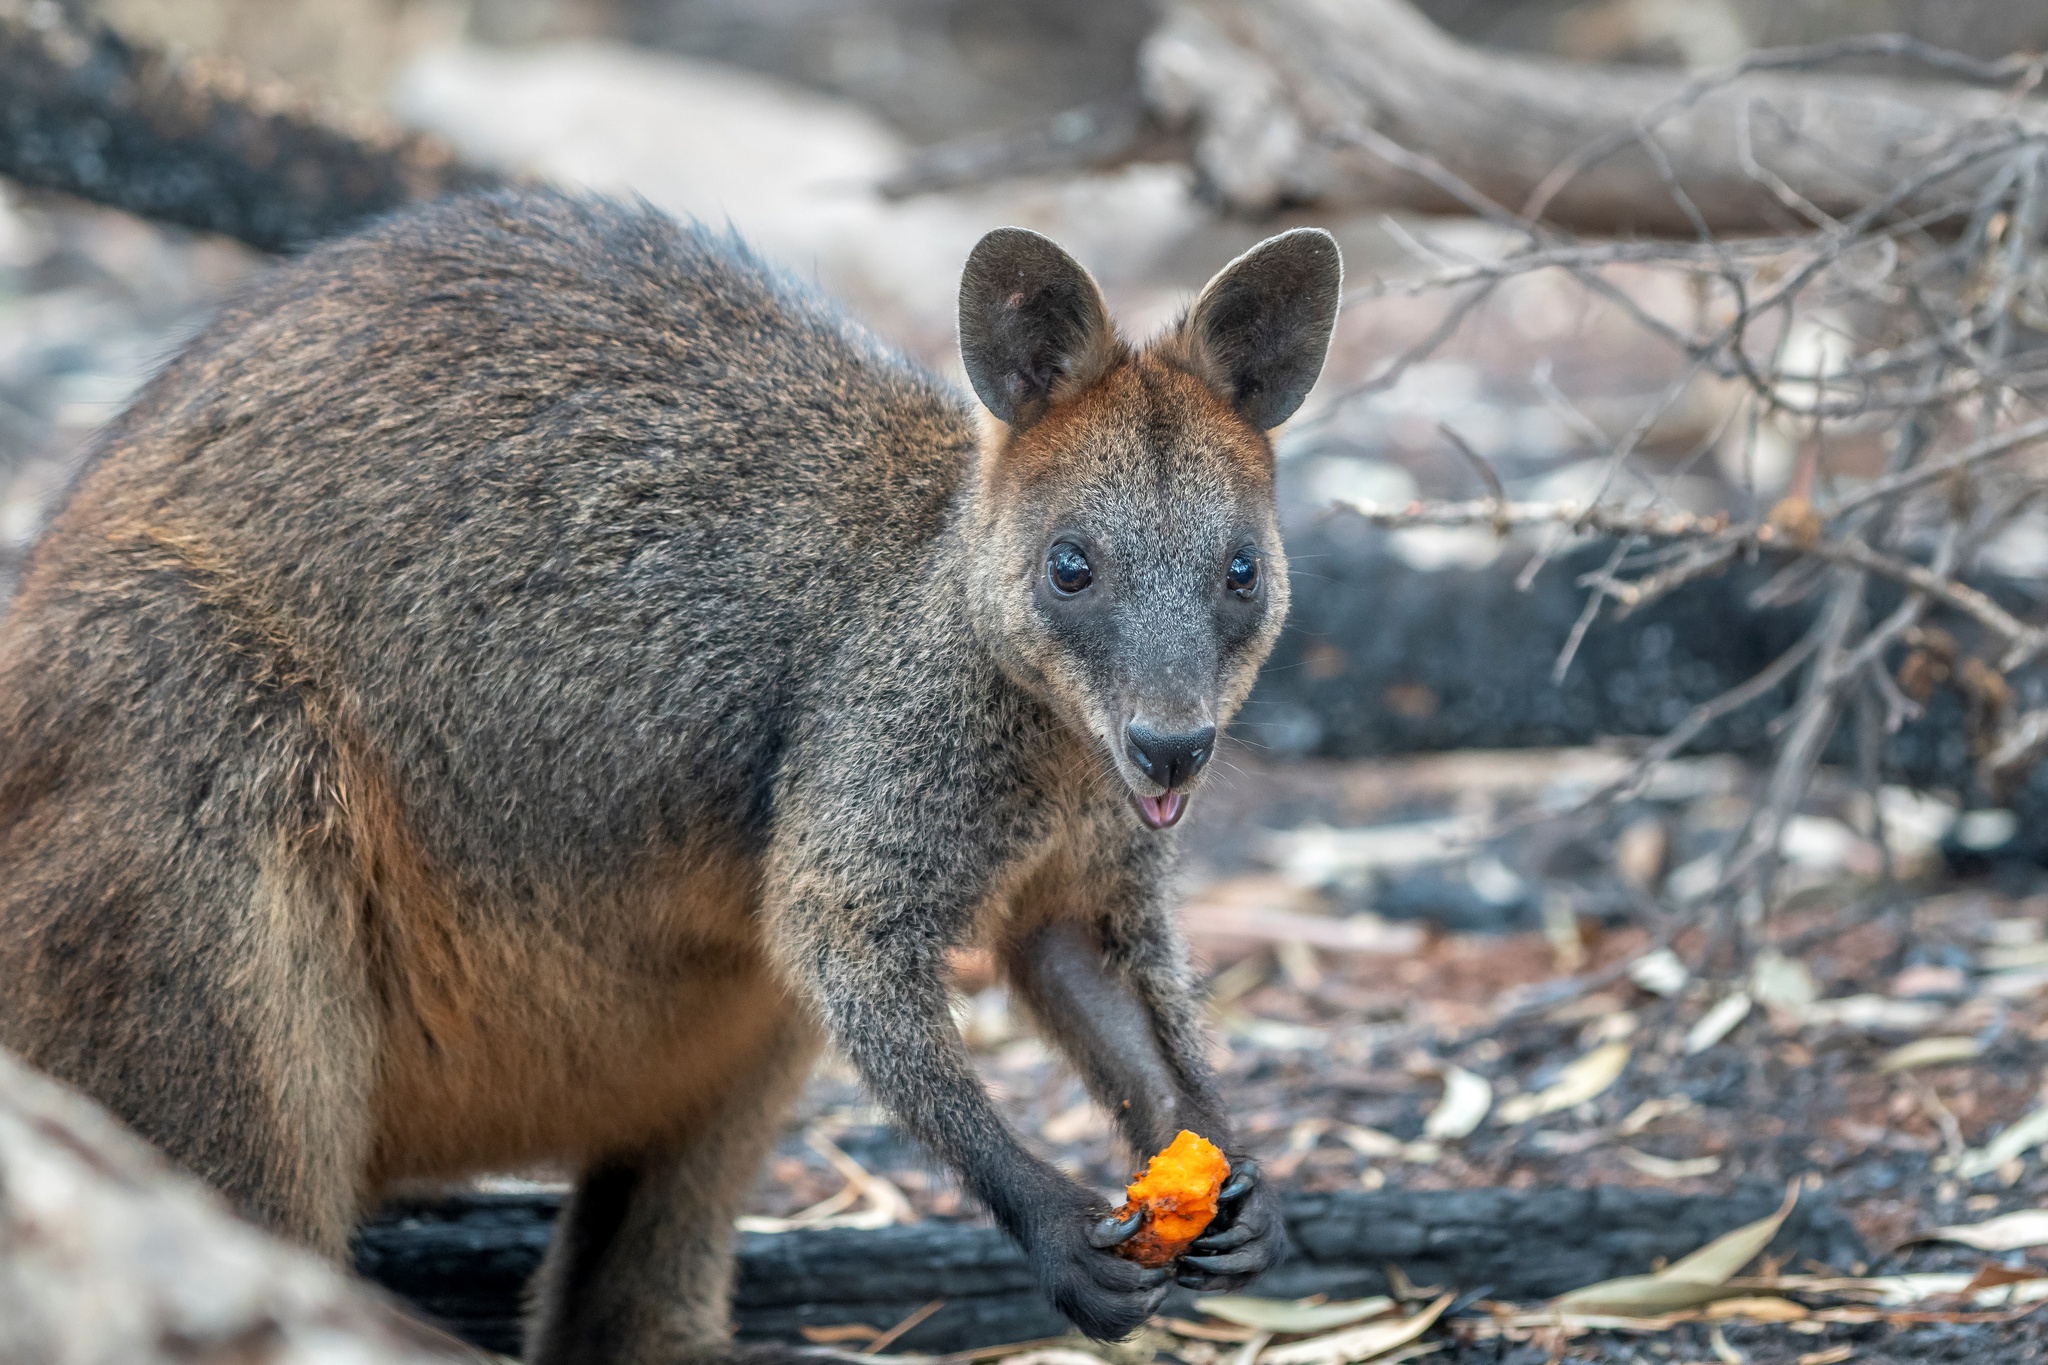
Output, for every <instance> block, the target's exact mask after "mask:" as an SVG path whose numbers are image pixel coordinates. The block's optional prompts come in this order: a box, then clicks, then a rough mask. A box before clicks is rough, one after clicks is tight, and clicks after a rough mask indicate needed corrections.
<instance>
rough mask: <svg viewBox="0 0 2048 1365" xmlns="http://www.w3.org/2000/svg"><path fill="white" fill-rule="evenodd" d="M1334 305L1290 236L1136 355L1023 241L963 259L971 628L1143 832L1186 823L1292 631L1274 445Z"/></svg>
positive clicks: (1039, 240)
mask: <svg viewBox="0 0 2048 1365" xmlns="http://www.w3.org/2000/svg"><path fill="white" fill-rule="evenodd" d="M1342 283H1343V264H1342V261H1341V260H1340V258H1339V256H1338V252H1337V244H1336V242H1335V241H1334V240H1333V239H1332V238H1331V237H1330V235H1329V234H1328V233H1326V232H1321V231H1318V230H1315V229H1306V228H1305V229H1300V230H1297V231H1293V232H1287V233H1282V234H1281V235H1280V236H1277V237H1272V238H1269V239H1268V240H1266V241H1264V242H1262V243H1260V244H1259V245H1258V246H1256V247H1254V248H1252V250H1250V251H1248V252H1246V253H1245V254H1244V255H1243V256H1240V257H1239V258H1238V259H1237V260H1235V261H1232V262H1231V263H1230V264H1229V265H1228V266H1225V267H1224V268H1223V270H1222V271H1220V272H1219V273H1218V274H1217V275H1216V277H1215V278H1214V279H1213V280H1211V281H1210V282H1209V283H1208V285H1207V286H1206V287H1205V288H1204V289H1203V290H1202V292H1201V295H1200V296H1199V297H1198V298H1197V299H1196V300H1195V302H1194V304H1193V305H1192V306H1191V307H1190V308H1189V309H1188V311H1187V313H1186V314H1185V315H1184V316H1183V317H1182V318H1181V320H1180V321H1179V322H1178V323H1177V324H1175V325H1174V326H1173V327H1171V328H1169V329H1168V330H1167V331H1166V332H1165V334H1164V335H1162V336H1160V337H1158V338H1156V339H1154V340H1153V341H1151V342H1149V343H1147V344H1146V345H1144V346H1138V347H1134V346H1132V345H1130V344H1128V343H1126V342H1125V341H1124V339H1123V338H1122V337H1120V336H1119V335H1118V334H1117V331H1116V328H1115V326H1114V324H1112V323H1111V321H1110V318H1109V311H1108V309H1107V308H1106V307H1105V305H1104V303H1103V300H1102V292H1101V290H1100V289H1098V288H1097V287H1096V284H1095V281H1094V280H1093V279H1092V278H1091V277H1090V276H1089V274H1088V272H1087V271H1086V270H1083V269H1082V268H1081V266H1080V265H1079V264H1077V263H1076V262H1075V261H1074V259H1073V258H1072V257H1070V256H1068V255H1067V254H1066V253H1065V252H1064V251H1062V250H1060V249H1059V247H1057V246H1055V245H1053V243H1052V242H1050V241H1048V240H1047V239H1046V238H1044V237H1041V236H1039V235H1038V234H1037V233H1035V232H1029V231H1026V230H1025V229H1022V228H999V229H997V230H996V231H994V232H991V233H989V234H988V236H986V237H984V238H982V240H981V242H980V244H979V245H977V246H976V247H975V249H974V251H973V254H972V255H970V256H969V257H968V260H967V267H966V270H965V272H964V274H963V276H962V278H961V282H960V352H961V358H962V360H963V361H964V362H965V364H966V368H967V375H968V378H969V379H970V380H971V381H972V383H973V385H974V391H975V392H976V393H977V394H979V395H980V396H981V401H982V402H983V403H984V404H985V405H986V406H987V408H988V410H989V413H990V414H991V415H992V416H993V417H994V418H995V419H996V420H995V422H993V423H991V424H990V431H989V437H988V439H987V441H986V442H985V443H984V448H983V452H982V457H981V468H980V472H979V479H978V482H977V487H976V495H975V496H976V505H975V509H974V515H973V518H972V527H973V531H974V534H975V540H974V543H973V545H972V546H971V554H972V556H973V568H972V575H973V586H972V595H971V611H972V615H973V618H974V627H975V630H976V631H977V632H978V634H979V635H980V636H981V638H982V639H983V640H984V641H985V642H986V643H987V644H988V646H989V647H990V648H991V649H992V650H993V652H994V653H995V655H996V657H997V658H998V659H999V660H1000V661H1001V663H1002V665H1003V667H1004V668H1005V670H1006V671H1007V672H1008V673H1009V674H1010V675H1011V676H1012V678H1014V679H1015V680H1016V681H1017V682H1018V683H1019V684H1020V685H1022V686H1024V687H1026V688H1027V689H1029V690H1031V691H1032V692H1034V693H1035V694H1037V695H1038V696H1039V697H1041V698H1042V699H1043V700H1044V701H1045V702H1046V703H1047V704H1049V705H1050V706H1051V707H1052V708H1053V709H1054V711H1055V712H1056V713H1058V714H1059V715H1060V717H1061V718H1062V719H1063V720H1064V721H1066V722H1067V723H1068V724H1069V725H1071V726H1073V727H1074V728H1075V729H1076V730H1078V731H1079V732H1081V733H1083V734H1086V735H1090V736H1092V737H1093V739H1094V740H1095V741H1096V742H1097V743H1098V744H1099V745H1100V747H1101V750H1102V751H1103V752H1104V753H1106V754H1107V755H1108V756H1109V758H1110V760H1111V761H1112V762H1113V763H1114V764H1115V767H1116V771H1117V773H1118V774H1119V775H1120V777H1121V778H1122V780H1123V782H1124V783H1125V784H1126V785H1128V787H1129V789H1130V793H1131V797H1132V802H1133V805H1134V806H1135V808H1136V810H1137V812H1138V815H1139V817H1140V818H1141V819H1142V820H1143V821H1144V822H1145V823H1146V824H1147V825H1149V826H1151V827H1152V828H1154V829H1163V828H1165V827H1166V826H1168V825H1171V824H1173V823H1174V822H1175V821H1177V820H1178V819H1179V818H1180V816H1181V812H1182V811H1183V810H1184V809H1185V808H1186V805H1187V799H1188V793H1189V792H1190V791H1191V790H1192V789H1193V787H1194V785H1195V784H1196V782H1197V780H1198V779H1199V776H1200V774H1201V771H1202V768H1203V766H1204V765H1205V764H1206V763H1207V762H1208V760H1209V758H1210V756H1211V754H1212V753H1213V752H1214V750H1215V745H1216V737H1217V731H1218V728H1219V727H1220V726H1222V725H1224V724H1225V723H1227V722H1228V721H1229V719H1230V717H1231V716H1232V715H1233V714H1234V713H1235V712H1236V710H1237V708H1238V706H1239V705H1240V704H1242V703H1243V701H1244V698H1245V694H1246V693H1247V692H1249V691H1250V690H1251V685H1252V679H1253V676H1254V674H1256V672H1257V671H1258V667H1259V665H1260V663H1262V662H1263V661H1264V660H1265V657H1266V653H1267V651H1268V650H1270V649H1271V648H1272V645H1273V640H1274V638H1275V636H1277V635H1278V634H1279V631H1280V625H1281V622H1282V620H1283V619H1284V618H1285V616H1286V614H1287V561H1286V559H1285V557H1284V556H1283V554H1282V552H1281V548H1280V532H1279V527H1278V524H1277V522H1276V519H1275V516H1274V502H1273V447H1272V443H1271V441H1270V439H1269V438H1268V436H1267V434H1266V433H1267V432H1268V431H1269V430H1270V429H1271V428H1273V427H1275V426H1278V425H1279V424H1280V423H1281V422H1283V421H1285V420H1287V418H1288V417H1289V416H1291V415H1292V414H1293V413H1294V411H1295V409H1296V408H1298V407H1300V406H1301V402H1302V399H1303V398H1305V397H1306V396H1307V394H1308V391H1309V389H1310V387H1311V386H1312V385H1314V383H1315V381H1316V376H1317V375H1318V374H1319V373H1320V372H1321V370H1322V366H1323V357H1324V354H1325V352H1326V351H1327V350H1328V348H1329V341H1330V330H1331V328H1332V327H1333V326H1334V324H1335V322H1336V317H1337V306H1338V300H1339V296H1340V295H1341V293H1342Z"/></svg>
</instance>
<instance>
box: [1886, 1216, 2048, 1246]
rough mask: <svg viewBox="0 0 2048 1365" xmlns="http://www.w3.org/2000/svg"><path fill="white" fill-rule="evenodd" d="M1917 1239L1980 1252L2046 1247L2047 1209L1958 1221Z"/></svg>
mask: <svg viewBox="0 0 2048 1365" xmlns="http://www.w3.org/2000/svg"><path fill="white" fill-rule="evenodd" d="M1912 1240H1914V1241H1916V1242H1961V1243H1962V1244H1963V1245H1964V1246H1972V1247H1975V1248H1977V1250H1979V1251H2018V1250H2019V1249H2020V1248H2022V1247H2038V1246H2048V1209H2021V1210H2019V1211H2018V1212H2016V1213H2007V1214H2001V1215H1999V1216H1998V1217H1996V1218H1992V1219H1988V1220H1986V1221H1985V1222H1982V1223H1957V1224H1953V1225H1951V1226H1949V1227H1945V1228H1936V1229H1935V1230H1934V1231H1932V1232H1928V1233H1922V1234H1921V1235H1920V1236H1918V1237H1915V1238H1913V1239H1912Z"/></svg>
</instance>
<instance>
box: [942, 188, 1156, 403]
mask: <svg viewBox="0 0 2048 1365" xmlns="http://www.w3.org/2000/svg"><path fill="white" fill-rule="evenodd" d="M1120 345H1121V343H1120V342H1118V340H1117V335H1116V328H1115V327H1114V326H1112V325H1111V324H1110V321H1109V308H1108V307H1107V305H1105V304H1104V303H1103V301H1102V291H1101V290H1100V289H1098V288H1096V285H1095V280H1094V278H1093V277H1092V276H1090V275H1089V273H1088V272H1087V271H1086V270H1083V269H1082V268H1081V265H1080V263H1079V262H1078V261H1076V260H1075V259H1074V258H1073V257H1072V256H1069V255H1068V254H1067V253H1066V252H1064V251H1062V250H1060V249H1059V247H1057V246H1055V245H1054V244H1053V242H1052V240H1051V239H1050V238H1048V237H1043V236H1040V235H1039V234H1038V233H1036V232H1033V231H1031V230H1030V229H1029V228H1014V227H1008V228H997V229H996V230H995V231H993V232H991V233H989V234H988V235H987V236H986V237H983V238H982V239H981V240H980V241H979V242H977V243H976V244H975V247H974V250H973V251H972V252H970V253H968V256H967V266H966V268H965V269H964V270H963V271H961V274H960V359H961V361H962V362H963V363H964V364H965V365H966V367H967V378H968V382H970V383H972V384H973V385H974V391H975V393H976V394H978V395H980V397H981V401H982V402H983V403H985V404H987V405H988V410H989V411H990V412H992V413H994V414H995V415H996V416H997V417H999V418H1001V419H1002V420H1003V421H1005V422H1007V423H1009V424H1010V425H1011V426H1013V427H1028V426H1030V425H1031V424H1032V423H1033V422H1036V421H1037V420H1038V419H1039V418H1041V417H1043V416H1044V415H1045V412H1046V409H1047V408H1049V407H1051V406H1052V404H1053V403H1054V402H1056V401H1057V400H1059V399H1061V398H1064V397H1067V396H1069V395H1071V394H1074V393H1078V392H1080V391H1081V390H1082V389H1085V388H1087V387H1088V385H1090V384H1092V383H1094V382H1095V381H1096V380H1097V379H1099V378H1101V377H1102V375H1103V373H1104V372H1105V371H1107V370H1108V369H1109V367H1110V365H1111V364H1113V363H1114V362H1115V359H1116V355H1117V351H1118V349H1119V347H1120Z"/></svg>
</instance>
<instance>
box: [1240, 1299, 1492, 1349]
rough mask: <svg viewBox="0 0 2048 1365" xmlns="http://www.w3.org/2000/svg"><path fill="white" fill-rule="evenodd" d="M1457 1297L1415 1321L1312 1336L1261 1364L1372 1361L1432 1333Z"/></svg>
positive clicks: (1373, 1324) (1434, 1306) (1441, 1302)
mask: <svg viewBox="0 0 2048 1365" xmlns="http://www.w3.org/2000/svg"><path fill="white" fill-rule="evenodd" d="M1456 1297H1457V1295H1455V1294H1445V1295H1443V1296H1442V1297H1441V1298H1439V1299H1437V1300H1436V1302H1434V1303H1432V1304H1430V1305H1429V1307H1427V1308H1425V1309H1423V1310H1422V1311H1421V1312H1419V1313H1417V1314H1416V1315H1415V1316H1414V1317H1411V1318H1402V1319H1398V1320H1395V1321H1391V1322H1368V1323H1366V1324H1365V1325H1364V1326H1363V1327H1353V1328H1350V1329H1349V1330H1347V1331H1343V1332H1332V1333H1331V1334H1330V1335H1328V1336H1322V1337H1310V1338H1309V1339H1308V1340H1307V1341H1297V1342H1294V1343H1292V1344H1290V1345H1287V1346H1282V1347H1280V1348H1278V1349H1277V1350H1272V1351H1268V1352H1266V1354H1265V1355H1264V1357H1262V1358H1261V1360H1260V1365H1350V1362H1355V1361H1366V1360H1372V1359H1373V1358H1375V1357H1377V1356H1383V1355H1385V1354H1386V1353H1387V1352H1389V1351H1392V1350H1394V1349H1396V1348H1397V1347H1401V1346H1406V1345H1407V1344H1408V1343H1409V1342H1411V1341H1413V1340H1415V1338H1417V1337H1419V1336H1421V1335H1422V1334H1423V1333H1424V1332H1426V1331H1428V1330H1429V1327H1430V1324H1431V1323H1434V1322H1435V1321H1436V1320H1437V1319H1438V1318H1439V1317H1441V1316H1443V1311H1444V1310H1445V1309H1446V1308H1449V1307H1450V1306H1451V1301H1452V1300H1453V1299H1455V1298H1456Z"/></svg>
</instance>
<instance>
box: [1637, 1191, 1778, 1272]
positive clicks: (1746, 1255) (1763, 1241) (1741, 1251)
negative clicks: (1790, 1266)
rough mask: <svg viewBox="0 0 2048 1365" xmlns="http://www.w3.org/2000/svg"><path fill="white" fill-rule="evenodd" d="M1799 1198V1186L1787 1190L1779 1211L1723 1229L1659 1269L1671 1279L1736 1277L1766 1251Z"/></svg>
mask: <svg viewBox="0 0 2048 1365" xmlns="http://www.w3.org/2000/svg"><path fill="white" fill-rule="evenodd" d="M1798 1202H1799V1190H1798V1188H1797V1187H1796V1186H1795V1187H1794V1188H1792V1189H1789V1190H1787V1191H1786V1192H1785V1202H1784V1203H1782V1204H1780V1205H1778V1211H1777V1212H1776V1213H1773V1214H1771V1215H1770V1216H1769V1217H1767V1218H1759V1219H1757V1220H1756V1221H1755V1222H1754V1223H1745V1224H1743V1225H1742V1226H1741V1227H1739V1228H1736V1229H1735V1230H1734V1231H1733V1232H1724V1233H1722V1234H1721V1235H1720V1236H1719V1237H1716V1238H1715V1239H1714V1240H1713V1241H1711V1242H1709V1243H1707V1244H1706V1245H1705V1246H1703V1247H1701V1248H1700V1249H1699V1250H1698V1251H1695V1252H1693V1253H1692V1255H1690V1256H1681V1257H1680V1258H1679V1259H1677V1260H1675V1261H1673V1262H1672V1263H1671V1264H1670V1265H1668V1266H1665V1267H1664V1268H1663V1269H1662V1270H1660V1271H1658V1272H1657V1273H1658V1274H1659V1275H1660V1276H1662V1277H1663V1278H1665V1279H1667V1280H1699V1281H1703V1282H1705V1283H1708V1284H1720V1283H1722V1282H1723V1281H1726V1280H1730V1279H1733V1278H1734V1277H1735V1275H1736V1273H1737V1272H1739V1271H1740V1270H1741V1269H1742V1267H1744V1266H1746V1265H1748V1264H1749V1263H1750V1262H1751V1261H1753V1260H1755V1259H1756V1258H1757V1257H1759V1256H1761V1255H1763V1251H1764V1248H1765V1247H1767V1246H1769V1245H1770V1244H1771V1239H1772V1238H1773V1237H1776V1236H1777V1235H1778V1229H1779V1228H1781V1227H1783V1226H1785V1220H1786V1219H1787V1218H1789V1217H1791V1216H1792V1208H1793V1206H1794V1205H1795V1204H1797V1203H1798Z"/></svg>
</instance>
